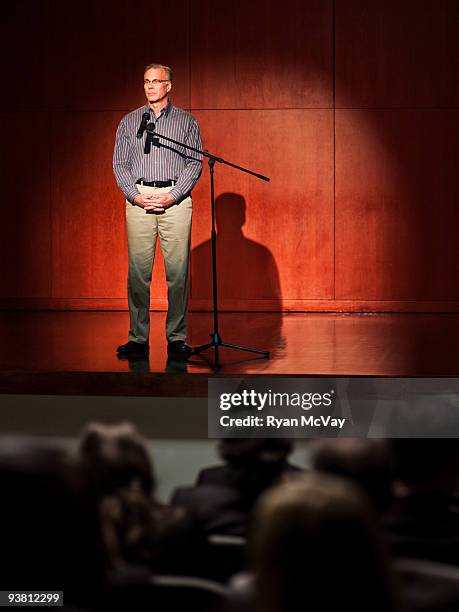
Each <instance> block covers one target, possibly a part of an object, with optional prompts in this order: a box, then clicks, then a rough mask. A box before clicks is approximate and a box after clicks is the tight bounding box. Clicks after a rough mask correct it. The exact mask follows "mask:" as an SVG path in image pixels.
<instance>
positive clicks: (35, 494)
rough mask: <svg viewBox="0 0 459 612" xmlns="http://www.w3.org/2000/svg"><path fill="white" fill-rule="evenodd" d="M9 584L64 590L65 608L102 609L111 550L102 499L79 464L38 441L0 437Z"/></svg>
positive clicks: (1, 534) (1, 548)
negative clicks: (105, 534) (106, 550)
mask: <svg viewBox="0 0 459 612" xmlns="http://www.w3.org/2000/svg"><path fill="white" fill-rule="evenodd" d="M0 481H1V483H2V502H1V504H0V543H1V544H0V555H1V558H2V567H1V571H0V573H1V584H2V588H3V589H9V590H37V591H44V590H47V591H64V605H65V608H64V609H68V610H77V609H78V610H89V609H90V610H96V609H101V608H100V605H101V601H102V596H103V593H104V590H105V587H106V585H105V575H104V569H105V568H104V552H103V542H102V535H101V531H100V524H99V518H98V512H97V506H96V500H95V498H94V496H93V495H92V494H91V491H90V489H89V487H88V482H87V479H86V478H85V476H84V473H83V471H82V470H81V469H80V466H79V465H78V462H76V461H75V460H74V459H72V458H71V457H69V456H68V455H67V454H66V453H65V452H64V451H63V450H61V449H59V448H57V447H54V446H53V445H50V444H45V443H44V442H39V441H37V440H34V439H31V438H14V437H4V438H0Z"/></svg>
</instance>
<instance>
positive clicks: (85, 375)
mask: <svg viewBox="0 0 459 612" xmlns="http://www.w3.org/2000/svg"><path fill="white" fill-rule="evenodd" d="M151 315H152V316H151V320H152V332H151V348H150V357H149V360H148V361H146V360H143V361H132V360H131V361H128V360H120V359H118V357H117V356H116V354H115V348H116V346H117V345H118V344H120V343H123V342H125V341H126V334H127V328H128V314H127V313H126V312H36V311H34V312H26V311H24V312H11V311H10V312H8V311H4V312H1V313H0V339H1V346H2V349H3V350H2V351H1V355H0V393H21V394H34V393H38V394H67V395H144V396H148V395H161V396H171V397H172V396H173V397H187V396H191V397H192V396H194V397H205V396H206V395H207V379H208V378H209V376H214V375H219V376H221V375H224V376H226V375H230V376H238V375H269V376H318V375H325V376H410V377H414V376H421V377H436V376H452V377H458V376H459V351H458V339H459V314H282V313H250V314H248V313H222V314H221V315H220V333H221V336H222V339H223V341H225V342H229V343H233V344H239V345H246V346H249V347H255V348H261V349H265V350H269V351H270V352H271V358H270V359H256V358H254V356H253V355H251V354H249V353H243V352H240V351H234V350H232V349H226V348H225V349H221V354H220V355H221V356H220V359H221V364H222V368H221V370H220V372H219V373H218V374H216V373H215V372H214V371H213V369H212V367H211V364H210V363H209V361H206V360H205V359H203V358H202V357H199V356H192V357H191V358H190V360H189V361H188V362H174V361H168V359H167V352H166V341H165V337H164V328H165V313H162V312H161V313H156V312H155V313H151ZM211 331H212V315H211V314H210V313H191V314H190V323H189V340H188V341H189V343H190V344H192V345H199V344H204V343H206V342H207V341H208V340H209V333H210V332H211ZM206 355H207V356H208V359H209V360H211V359H213V351H211V350H209V351H207V352H206Z"/></svg>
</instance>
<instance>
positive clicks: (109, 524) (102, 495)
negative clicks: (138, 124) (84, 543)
mask: <svg viewBox="0 0 459 612" xmlns="http://www.w3.org/2000/svg"><path fill="white" fill-rule="evenodd" d="M80 454H81V457H82V459H83V462H84V465H85V466H86V468H87V469H88V472H89V474H90V475H91V478H92V481H93V484H94V487H95V489H96V491H97V496H98V499H99V509H100V513H101V519H102V525H103V530H104V539H105V543H106V548H107V551H108V558H109V561H110V565H111V566H112V567H113V568H114V569H123V567H124V566H125V564H126V563H127V564H131V565H133V564H138V565H144V566H148V567H150V568H151V569H153V570H155V571H157V572H162V573H177V574H181V573H190V572H192V570H193V566H194V555H195V553H194V552H193V548H195V549H198V548H199V546H200V542H201V539H200V534H199V532H198V531H197V530H196V529H195V526H194V525H192V523H191V521H190V519H189V517H188V516H187V514H186V512H184V511H183V510H181V509H177V508H170V507H168V506H166V505H164V504H161V503H160V502H159V501H157V500H156V499H155V485H156V481H155V475H154V471H153V466H152V462H151V459H150V456H149V454H148V450H147V447H146V444H145V441H144V439H143V438H142V436H141V435H140V434H139V432H138V431H137V430H136V428H135V427H134V426H133V425H132V424H131V423H127V422H125V423H118V424H113V425H105V424H102V423H90V424H89V425H88V426H87V427H86V429H85V430H84V432H83V434H82V438H81V445H80Z"/></svg>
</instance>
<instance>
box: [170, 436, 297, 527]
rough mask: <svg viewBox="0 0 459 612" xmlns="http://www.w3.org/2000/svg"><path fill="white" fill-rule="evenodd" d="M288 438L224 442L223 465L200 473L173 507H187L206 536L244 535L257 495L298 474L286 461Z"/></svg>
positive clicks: (181, 490) (174, 499)
mask: <svg viewBox="0 0 459 612" xmlns="http://www.w3.org/2000/svg"><path fill="white" fill-rule="evenodd" d="M292 448H293V445H292V441H291V440H287V439H282V440H281V439H248V440H246V439H236V438H235V439H227V440H222V441H221V443H220V445H219V453H220V456H221V457H222V459H223V460H224V461H225V465H222V466H214V467H211V468H206V469H204V470H202V471H201V472H200V474H199V476H198V479H197V485H196V486H194V487H181V488H179V489H177V490H176V491H175V493H174V495H173V497H172V504H173V505H174V506H180V507H184V508H187V509H188V510H189V511H190V512H191V514H192V516H193V517H194V519H195V520H196V521H197V522H198V523H199V524H200V525H202V527H203V529H204V531H205V533H207V534H215V533H218V534H228V535H236V536H245V534H246V530H247V522H248V520H249V517H250V513H251V511H252V508H253V506H254V504H255V502H256V500H257V499H258V497H259V495H260V494H261V493H262V492H263V491H264V490H265V489H267V488H268V487H270V486H272V485H273V484H275V483H277V482H280V481H281V480H282V479H285V478H288V477H289V475H292V474H295V473H297V472H298V471H299V468H296V467H294V466H292V465H290V464H289V463H288V461H287V458H288V455H289V454H290V453H291V451H292Z"/></svg>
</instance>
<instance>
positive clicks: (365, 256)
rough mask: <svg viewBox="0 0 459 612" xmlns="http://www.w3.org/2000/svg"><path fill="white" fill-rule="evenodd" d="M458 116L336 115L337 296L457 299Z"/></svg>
mask: <svg viewBox="0 0 459 612" xmlns="http://www.w3.org/2000/svg"><path fill="white" fill-rule="evenodd" d="M458 119H459V111H458V110H457V109H451V110H440V109H437V110H427V109H418V110H414V109H411V110H395V109H393V110H391V109H386V110H339V111H337V114H336V297H337V299H349V298H352V299H376V300H448V299H459V285H458V283H457V282H456V281H457V279H458V278H459V263H458V262H459V260H458V258H457V252H458V249H457V228H458V227H459V210H458V207H457V203H458V201H459V187H458V183H457V158H458V142H459V121H458Z"/></svg>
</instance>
